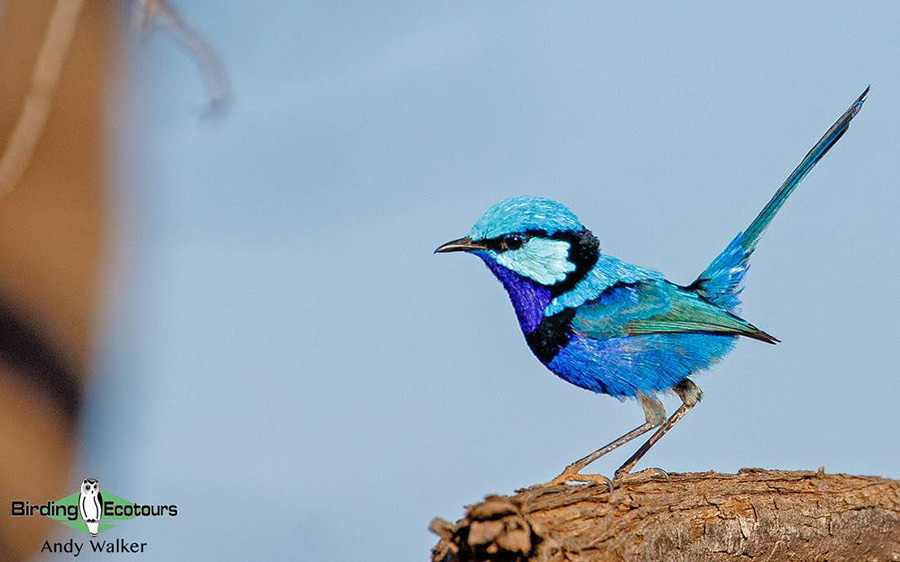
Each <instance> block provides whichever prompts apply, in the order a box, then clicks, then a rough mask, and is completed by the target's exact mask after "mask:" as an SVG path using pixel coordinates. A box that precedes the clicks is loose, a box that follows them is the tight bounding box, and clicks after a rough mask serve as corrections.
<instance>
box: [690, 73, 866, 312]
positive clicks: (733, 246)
mask: <svg viewBox="0 0 900 562" xmlns="http://www.w3.org/2000/svg"><path fill="white" fill-rule="evenodd" d="M868 93H869V88H868V87H867V88H866V89H865V90H864V91H863V93H862V94H860V96H859V97H858V98H856V101H855V102H853V105H851V106H850V107H849V108H848V109H847V111H845V112H844V114H843V115H841V117H840V119H838V120H837V121H835V123H834V125H832V126H831V128H830V129H828V131H827V132H826V133H825V134H824V135H822V138H821V139H819V142H817V143H816V145H815V146H814V147H812V149H811V150H810V151H809V152H808V153H807V154H806V156H805V157H804V158H803V160H802V161H801V162H800V164H799V165H798V166H797V167H796V168H794V171H793V172H791V175H789V176H788V177H787V179H786V180H784V183H783V184H781V187H779V188H778V191H776V192H775V195H773V196H772V199H771V200H769V202H768V203H767V204H766V206H765V207H763V210H762V211H760V212H759V214H758V215H756V218H755V219H753V222H751V223H750V226H748V227H747V230H745V231H743V232H739V233H738V235H737V236H735V237H734V240H732V241H731V243H730V244H728V246H727V247H726V248H725V250H724V251H723V252H722V253H721V254H719V255H718V256H716V259H714V260H713V261H712V263H711V264H709V267H707V268H706V270H704V271H703V273H701V274H700V277H698V278H697V280H696V281H694V282H693V283H691V285H690V288H691V289H693V290H694V291H696V292H697V293H698V294H699V295H700V296H702V297H703V298H705V299H706V300H708V301H710V302H712V303H714V304H716V305H718V306H721V307H722V308H725V309H727V310H734V309H735V308H736V307H737V306H738V305H739V304H740V298H739V297H740V294H741V290H742V289H743V287H742V286H741V282H742V281H743V279H744V275H745V274H746V273H747V269H748V268H749V265H748V261H749V260H750V255H751V254H752V253H753V250H754V249H755V248H756V243H757V242H759V237H760V236H761V235H762V233H763V231H764V230H765V229H766V227H767V226H769V223H770V222H772V219H773V218H774V217H775V214H776V213H778V210H779V209H781V206H782V205H784V202H785V201H787V198H788V197H790V195H791V193H793V191H794V189H795V188H796V187H797V186H798V185H799V184H800V182H801V181H802V180H803V178H805V177H806V174H808V173H809V171H810V170H812V168H813V166H815V165H816V163H817V162H818V161H819V160H821V159H822V157H823V156H825V153H826V152H828V150H829V149H831V147H832V146H834V145H835V144H836V143H837V141H838V140H840V138H841V137H842V136H843V135H844V133H846V132H847V129H848V128H849V127H850V121H851V120H852V119H853V118H854V117H855V116H856V114H857V113H859V110H860V109H862V106H863V102H865V101H866V96H867V95H868Z"/></svg>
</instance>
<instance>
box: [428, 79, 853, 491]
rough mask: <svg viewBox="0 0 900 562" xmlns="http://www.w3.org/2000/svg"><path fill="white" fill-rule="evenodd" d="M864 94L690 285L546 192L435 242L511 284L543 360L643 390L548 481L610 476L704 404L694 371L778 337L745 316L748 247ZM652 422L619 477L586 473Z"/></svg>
mask: <svg viewBox="0 0 900 562" xmlns="http://www.w3.org/2000/svg"><path fill="white" fill-rule="evenodd" d="M868 93H869V87H866V89H865V90H864V91H863V92H862V94H860V96H859V97H858V98H857V99H856V101H854V102H853V104H852V105H851V106H850V107H849V108H848V109H847V110H846V111H845V112H844V113H843V115H841V116H840V118H839V119H838V120H837V121H835V123H834V124H833V125H832V126H831V127H830V128H829V129H828V130H827V131H826V132H825V134H824V135H823V136H822V138H821V139H819V141H818V142H817V143H816V144H815V145H814V146H813V148H812V149H811V150H810V151H809V152H808V153H807V154H806V156H805V157H804V158H803V160H802V161H801V162H800V164H799V165H798V166H797V167H796V168H795V169H794V171H793V172H791V174H790V175H789V176H788V177H787V179H786V180H785V181H784V183H782V184H781V186H780V187H779V188H778V190H777V191H776V192H775V194H774V195H773V196H772V198H771V199H770V200H769V202H768V203H767V204H766V205H765V207H763V209H762V210H761V211H760V212H759V214H758V215H757V216H756V218H754V219H753V221H752V222H751V223H750V225H749V226H748V227H747V228H746V229H745V230H743V231H741V232H739V233H738V234H737V235H736V236H735V237H734V238H733V239H732V240H731V242H730V243H729V244H728V245H727V246H726V247H725V249H724V250H723V251H722V252H721V253H720V254H719V255H718V256H717V257H716V258H715V259H714V260H713V261H712V262H711V263H710V264H709V266H708V267H707V268H706V269H705V270H703V272H702V273H701V274H700V275H699V276H698V277H697V278H696V280H694V281H693V282H692V283H691V284H689V285H678V284H676V283H673V282H671V281H669V280H667V279H666V278H665V277H664V276H663V274H662V273H660V272H658V271H656V270H654V269H650V268H646V267H642V266H639V265H635V264H632V263H629V262H626V261H624V260H621V259H619V258H616V257H614V256H611V255H609V254H606V253H605V252H603V251H601V249H600V242H599V240H598V238H597V237H596V236H595V235H594V234H593V233H592V232H591V231H590V230H588V229H587V228H586V227H585V226H584V225H583V224H582V223H581V221H580V220H579V218H578V216H577V215H576V214H575V213H574V212H572V211H571V210H570V209H569V208H568V207H566V206H565V205H563V204H561V203H559V202H557V201H554V200H552V199H547V198H541V197H531V196H520V197H513V198H510V199H504V200H502V201H500V202H499V203H496V204H495V205H493V206H492V207H490V208H489V209H488V210H487V212H485V213H484V215H483V216H482V217H481V218H480V219H479V220H478V221H477V222H476V223H475V225H474V226H473V227H472V228H471V230H470V231H469V233H468V235H467V236H464V237H462V238H458V239H456V240H451V241H450V242H447V243H445V244H442V245H441V246H439V247H438V248H437V249H436V250H435V253H449V252H465V253H469V254H473V255H475V256H477V257H478V258H480V259H481V260H482V261H483V262H484V263H485V264H486V265H487V267H488V269H490V271H491V272H492V273H493V274H494V275H495V276H496V278H497V279H498V280H499V281H500V283H501V284H502V285H503V287H504V288H505V289H506V292H507V293H508V295H509V298H510V301H511V303H512V306H513V309H514V310H515V313H516V317H517V319H518V322H519V326H520V328H521V329H522V333H523V334H524V336H525V341H526V343H527V344H528V347H529V348H530V349H531V351H532V352H533V353H534V355H535V356H536V357H537V359H538V360H539V361H540V362H541V363H542V364H543V365H544V366H545V367H547V369H549V370H550V371H551V372H553V373H554V374H556V375H557V376H558V377H560V378H562V379H563V380H565V381H567V382H569V383H571V384H574V385H576V386H578V387H581V388H583V389H586V390H589V391H593V392H596V393H600V394H607V395H611V396H613V397H616V398H618V399H620V400H628V399H636V401H637V402H638V403H639V404H640V406H641V407H642V409H643V413H644V420H645V421H644V423H643V424H641V425H639V426H638V427H636V428H634V429H633V430H631V431H629V432H628V433H625V434H624V435H622V436H621V437H619V438H617V439H614V440H613V441H612V442H610V443H608V444H607V445H604V446H603V447H601V448H599V449H597V450H596V451H594V452H592V453H590V454H589V455H587V456H585V457H583V458H581V459H579V460H576V461H575V462H572V463H570V464H569V465H568V466H566V467H565V469H564V470H563V471H562V472H561V473H560V474H559V475H558V476H557V477H556V478H554V479H553V480H551V481H550V482H548V484H564V483H568V482H594V483H605V484H607V485H610V486H611V485H612V481H613V480H619V479H621V478H622V477H623V476H625V475H627V474H629V473H630V472H631V471H632V469H633V468H634V467H635V466H636V465H637V463H638V462H639V461H640V460H641V458H643V457H644V455H646V454H647V452H648V451H649V450H650V448H651V447H652V446H653V445H654V444H656V443H657V442H658V441H659V440H660V439H661V438H662V437H663V435H665V434H666V433H667V432H668V431H669V430H670V429H671V428H672V427H673V426H674V425H675V424H676V423H678V421H679V420H680V419H681V418H682V417H684V415H685V414H687V413H688V412H689V411H690V410H691V409H692V408H694V407H695V406H696V405H697V404H698V403H699V402H700V399H701V398H702V392H701V390H700V387H699V386H697V384H696V383H695V382H694V381H693V380H692V379H691V378H690V377H692V376H693V375H695V374H696V373H698V372H701V371H704V370H707V369H708V368H709V367H711V366H712V365H713V364H715V363H717V362H718V361H719V360H721V359H722V358H723V357H724V356H725V355H727V354H728V353H729V352H730V351H731V350H732V349H733V348H734V347H735V343H736V341H737V340H738V338H741V337H744V338H749V339H753V340H758V341H760V342H764V343H768V344H776V343H778V342H779V340H778V339H777V338H775V337H774V336H772V335H771V334H769V333H767V332H765V331H763V330H761V329H760V328H757V327H756V326H754V325H753V324H751V323H750V322H749V321H747V320H745V319H744V318H742V317H741V316H739V315H738V314H739V305H740V304H741V298H740V296H741V292H742V290H743V286H744V283H743V281H744V277H745V275H746V273H747V270H748V267H749V260H750V256H751V255H752V254H753V251H754V250H755V249H756V246H757V243H758V242H759V239H760V236H761V235H762V233H763V232H764V231H765V230H766V227H767V226H768V225H769V224H770V223H771V222H772V219H773V218H774V217H775V215H776V214H777V213H778V211H779V210H780V209H781V208H782V206H783V205H784V203H785V201H787V199H788V197H790V195H791V194H792V193H793V192H794V190H795V189H796V187H797V186H798V185H799V184H800V182H801V181H802V180H803V178H805V177H806V175H807V174H808V173H809V171H810V170H811V169H812V168H813V167H814V166H815V165H816V163H818V162H819V160H821V159H822V157H823V156H824V155H825V154H826V153H827V152H828V151H829V150H830V149H831V148H832V147H833V146H834V145H835V144H836V143H837V142H838V140H840V138H841V137H842V136H843V135H844V133H846V132H847V130H848V128H849V125H850V121H851V120H852V119H853V118H854V117H855V116H856V114H857V113H859V111H860V109H862V106H863V103H864V102H865V101H866V97H867V95H868ZM669 391H673V392H674V393H675V394H676V395H677V396H678V397H679V398H680V399H681V405H680V406H679V407H678V409H677V410H676V411H675V412H674V413H673V414H672V415H671V416H670V417H669V418H668V419H667V418H666V411H665V408H664V406H663V403H662V402H661V401H660V399H659V395H660V394H661V393H665V392H669ZM653 429H655V430H656V431H655V432H654V433H653V434H652V435H651V436H650V437H649V438H648V439H647V441H646V442H645V443H644V444H643V445H641V446H640V447H639V448H638V449H637V451H636V452H635V453H634V454H633V455H632V456H631V457H630V458H629V459H628V460H626V461H625V463H623V464H622V466H620V467H619V468H618V469H617V470H616V472H615V475H614V479H613V480H610V479H608V478H606V477H605V476H603V475H600V474H588V473H584V472H583V470H584V469H585V468H586V467H587V466H588V465H589V464H591V463H592V462H594V461H595V460H597V459H598V458H600V457H602V456H603V455H605V454H607V453H609V452H610V451H613V450H615V449H617V448H619V447H621V446H622V445H624V444H626V443H628V442H629V441H632V440H633V439H636V438H638V437H640V436H642V435H644V434H646V433H648V432H649V431H651V430H653ZM655 470H658V471H659V472H660V473H663V474H664V471H661V470H660V469H655Z"/></svg>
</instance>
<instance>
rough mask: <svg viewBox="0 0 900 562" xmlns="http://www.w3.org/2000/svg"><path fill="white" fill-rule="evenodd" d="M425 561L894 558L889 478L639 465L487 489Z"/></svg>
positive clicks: (439, 526)
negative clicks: (614, 474)
mask: <svg viewBox="0 0 900 562" xmlns="http://www.w3.org/2000/svg"><path fill="white" fill-rule="evenodd" d="M431 529H432V531H434V532H435V533H436V534H438V535H439V536H440V537H441V539H440V541H439V542H438V544H437V545H436V546H435V547H434V549H433V552H432V554H433V557H432V560H433V561H434V562H464V561H511V560H521V561H525V560H528V561H538V560H540V561H554V562H556V561H559V562H562V561H568V562H575V561H577V562H588V561H624V560H642V561H643V560H648V561H679V562H693V561H704V562H720V561H731V560H742V561H745V562H746V561H753V560H759V561H771V562H775V561H782V560H785V561H786V560H792V561H793V560H797V561H799V560H823V561H824V560H827V561H831V562H833V561H840V560H847V561H882V560H884V561H888V560H891V561H896V560H900V481H896V480H888V479H885V478H878V477H866V476H850V475H845V474H825V472H824V470H823V469H819V471H776V470H763V469H746V468H745V469H741V470H740V471H739V472H738V473H737V474H718V473H713V472H705V473H685V474H670V475H668V478H666V477H661V476H659V475H655V474H654V473H653V472H652V471H645V472H642V473H637V474H634V475H631V476H629V477H627V478H626V479H625V480H624V481H622V482H618V481H617V482H616V484H615V486H614V489H613V490H612V491H610V490H609V488H608V487H606V486H602V485H599V484H597V485H594V484H591V485H579V486H575V485H567V486H563V485H557V486H543V487H541V486H535V487H531V488H527V489H524V490H518V491H516V493H515V494H514V495H511V496H488V497H487V498H486V499H485V500H484V501H483V502H481V503H478V504H475V505H471V506H469V507H468V508H467V511H466V516H465V517H464V518H463V519H461V520H459V521H458V522H456V523H455V524H451V523H449V522H447V521H443V520H441V519H435V520H434V521H432V524H431Z"/></svg>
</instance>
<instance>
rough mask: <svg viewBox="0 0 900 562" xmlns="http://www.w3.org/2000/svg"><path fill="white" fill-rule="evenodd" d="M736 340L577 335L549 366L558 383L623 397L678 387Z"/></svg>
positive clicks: (685, 335) (700, 335) (695, 335)
mask: <svg viewBox="0 0 900 562" xmlns="http://www.w3.org/2000/svg"><path fill="white" fill-rule="evenodd" d="M736 340H737V338H736V337H735V336H730V335H716V334H705V333H683V334H682V333H677V334H648V335H643V336H629V337H622V338H611V339H606V340H598V339H593V338H588V337H585V336H582V335H579V334H575V335H573V336H572V337H571V339H570V340H569V343H568V345H566V346H565V347H563V348H562V349H561V350H560V351H559V353H557V354H556V356H555V357H554V358H553V359H552V360H551V361H549V362H548V363H546V365H547V368H549V369H550V370H551V371H553V372H554V373H555V374H556V375H558V376H559V377H560V378H562V379H564V380H566V381H568V382H570V383H572V384H574V385H576V386H580V387H581V388H585V389H587V390H591V391H594V392H600V393H603V394H610V395H612V396H616V397H620V398H624V397H629V396H635V395H636V394H637V393H638V392H639V391H642V392H647V393H649V392H655V391H659V390H665V389H668V388H671V387H673V386H674V385H676V384H678V383H679V382H681V381H682V380H684V379H685V378H687V377H688V376H689V375H691V374H692V373H694V372H696V371H699V370H702V369H705V368H707V367H709V366H710V365H712V364H713V363H715V362H716V361H718V360H719V359H721V358H722V357H724V356H725V355H726V354H727V353H728V352H729V351H731V349H732V348H733V347H734V343H735V341H736Z"/></svg>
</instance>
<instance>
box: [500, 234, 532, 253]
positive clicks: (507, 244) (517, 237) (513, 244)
mask: <svg viewBox="0 0 900 562" xmlns="http://www.w3.org/2000/svg"><path fill="white" fill-rule="evenodd" d="M527 241H528V238H527V237H526V236H524V235H522V234H507V235H506V236H504V237H503V241H502V246H503V248H502V249H503V250H504V251H506V250H518V249H519V248H521V247H522V246H524V245H525V242H527Z"/></svg>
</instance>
